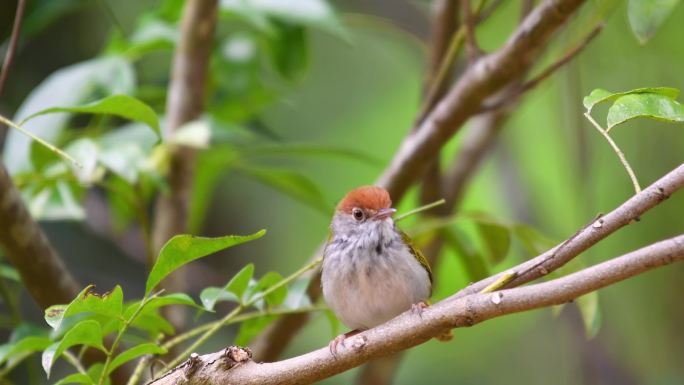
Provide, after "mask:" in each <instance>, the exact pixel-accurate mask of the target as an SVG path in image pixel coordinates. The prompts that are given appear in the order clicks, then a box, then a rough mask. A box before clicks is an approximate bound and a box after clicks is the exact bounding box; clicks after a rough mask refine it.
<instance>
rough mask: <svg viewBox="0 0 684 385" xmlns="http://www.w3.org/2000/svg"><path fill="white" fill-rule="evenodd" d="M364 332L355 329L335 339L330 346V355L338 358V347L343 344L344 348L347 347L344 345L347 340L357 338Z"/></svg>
mask: <svg viewBox="0 0 684 385" xmlns="http://www.w3.org/2000/svg"><path fill="white" fill-rule="evenodd" d="M361 332H362V330H359V329H354V330H352V331H348V332H346V333H344V334H340V335H339V336H337V337H335V338H333V340H332V341H330V343H329V344H328V347H329V348H330V354H332V355H333V356H337V345H339V344H342V346H344V347H346V345H345V344H344V340H346V339H347V338H349V337H352V336H355V335H357V334H359V333H361Z"/></svg>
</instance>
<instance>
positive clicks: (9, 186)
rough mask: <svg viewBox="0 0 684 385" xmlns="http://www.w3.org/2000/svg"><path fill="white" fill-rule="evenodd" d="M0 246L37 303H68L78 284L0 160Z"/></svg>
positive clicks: (74, 294) (76, 290)
mask: <svg viewBox="0 0 684 385" xmlns="http://www.w3.org/2000/svg"><path fill="white" fill-rule="evenodd" d="M0 229H2V230H1V231H0V247H1V248H2V249H3V250H4V253H5V255H6V256H7V258H8V259H9V261H10V263H11V264H12V265H13V266H14V267H15V268H16V269H17V271H18V272H19V275H20V276H21V281H22V282H23V283H24V285H25V286H26V289H27V290H28V291H29V293H30V294H31V297H33V299H34V300H35V301H36V302H37V303H38V305H39V306H40V307H41V308H43V309H46V308H48V307H49V306H51V305H54V304H59V303H69V302H71V300H72V299H73V298H74V297H75V296H76V295H77V294H78V292H79V285H78V284H77V283H76V281H75V280H74V278H73V277H72V275H71V273H70V272H69V270H67V269H66V267H65V266H64V263H63V262H62V260H61V259H60V257H59V255H57V252H56V251H55V249H54V248H53V247H52V245H51V244H50V241H49V240H48V239H47V237H46V236H45V234H44V233H43V231H42V230H41V228H40V226H39V225H38V223H37V222H36V221H35V220H34V219H33V218H32V217H31V214H30V213H29V211H28V209H27V208H26V206H25V205H24V202H23V200H22V199H21V193H20V192H19V190H17V188H16V187H15V186H14V184H13V183H12V179H11V178H10V175H9V173H8V172H7V169H6V168H5V165H4V163H2V162H1V161H0Z"/></svg>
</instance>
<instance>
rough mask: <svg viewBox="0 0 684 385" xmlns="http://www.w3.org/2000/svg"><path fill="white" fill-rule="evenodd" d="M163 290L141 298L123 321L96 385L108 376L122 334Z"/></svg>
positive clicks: (108, 351) (99, 384)
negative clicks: (131, 312) (138, 303)
mask: <svg viewBox="0 0 684 385" xmlns="http://www.w3.org/2000/svg"><path fill="white" fill-rule="evenodd" d="M163 291H164V290H163V289H162V290H160V291H158V292H157V293H155V294H152V295H151V296H146V297H145V298H143V300H142V301H141V302H140V305H138V307H137V308H136V309H135V311H134V312H133V314H131V316H130V317H129V318H128V319H127V320H124V324H123V326H122V327H121V329H119V332H118V333H117V335H116V338H115V339H114V342H112V346H110V348H109V350H107V358H106V359H105V363H104V366H103V367H102V374H100V379H99V380H98V381H97V385H102V384H104V380H105V378H107V376H108V373H107V372H108V371H109V366H110V365H111V363H112V357H113V356H114V354H115V353H116V349H117V348H118V347H119V342H121V338H122V337H123V335H124V333H126V330H128V327H129V326H130V325H131V324H132V323H133V321H135V319H136V318H137V317H138V315H140V312H142V310H143V308H144V307H145V305H147V304H148V303H149V302H150V301H151V300H152V299H154V298H155V297H157V296H159V295H160V294H161V293H162V292H163Z"/></svg>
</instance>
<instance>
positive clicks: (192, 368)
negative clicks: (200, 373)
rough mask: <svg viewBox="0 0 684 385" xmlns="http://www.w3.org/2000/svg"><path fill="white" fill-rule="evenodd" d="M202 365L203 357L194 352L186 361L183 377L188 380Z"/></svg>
mask: <svg viewBox="0 0 684 385" xmlns="http://www.w3.org/2000/svg"><path fill="white" fill-rule="evenodd" d="M201 365H202V358H201V357H200V356H199V354H197V353H192V354H191V355H190V358H188V361H187V362H186V363H185V368H184V369H183V377H185V379H186V380H188V379H190V377H192V375H193V374H195V372H196V371H197V369H198V368H199V367H200V366H201Z"/></svg>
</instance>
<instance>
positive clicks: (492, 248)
mask: <svg viewBox="0 0 684 385" xmlns="http://www.w3.org/2000/svg"><path fill="white" fill-rule="evenodd" d="M477 230H478V232H479V234H480V238H481V239H482V242H483V244H484V248H485V255H486V256H487V259H489V261H490V262H491V263H492V264H497V263H499V262H501V261H503V259H504V258H505V257H506V255H507V254H508V249H509V248H510V246H511V234H510V232H509V230H508V228H506V227H504V226H501V225H498V224H493V223H484V222H479V223H477Z"/></svg>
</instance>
